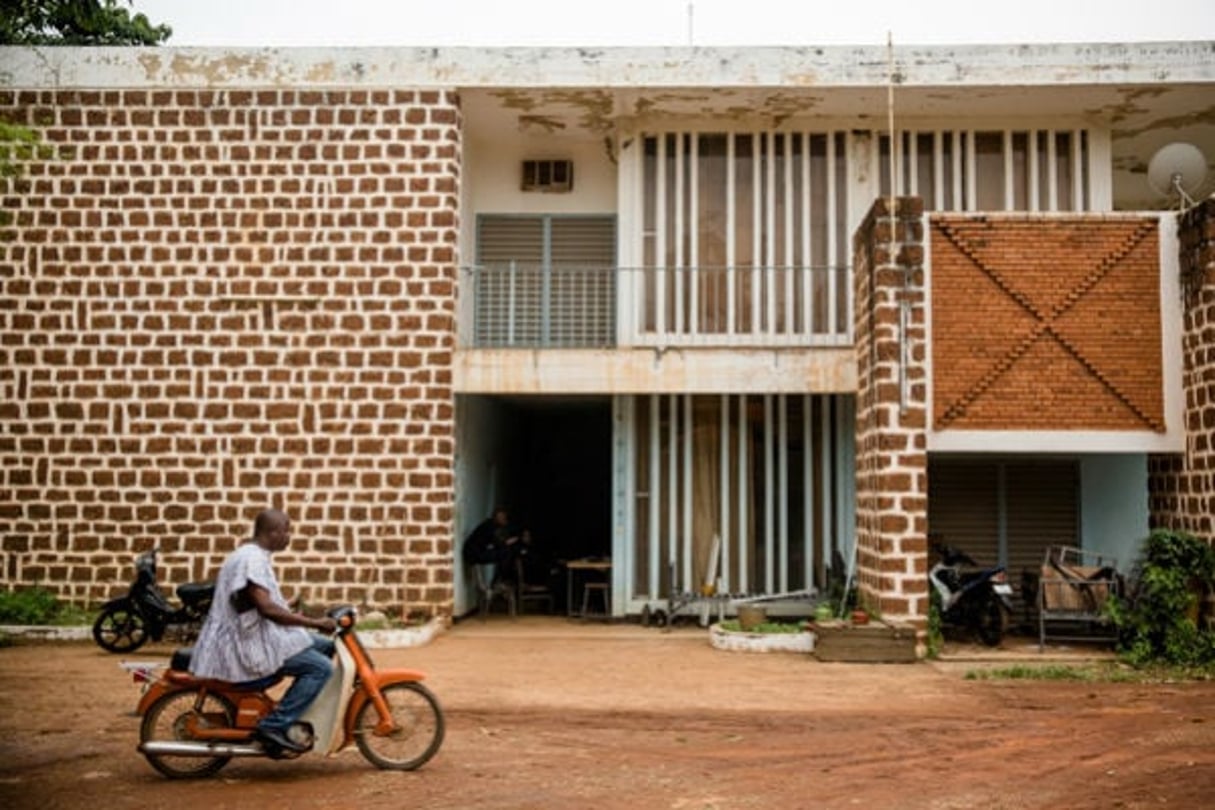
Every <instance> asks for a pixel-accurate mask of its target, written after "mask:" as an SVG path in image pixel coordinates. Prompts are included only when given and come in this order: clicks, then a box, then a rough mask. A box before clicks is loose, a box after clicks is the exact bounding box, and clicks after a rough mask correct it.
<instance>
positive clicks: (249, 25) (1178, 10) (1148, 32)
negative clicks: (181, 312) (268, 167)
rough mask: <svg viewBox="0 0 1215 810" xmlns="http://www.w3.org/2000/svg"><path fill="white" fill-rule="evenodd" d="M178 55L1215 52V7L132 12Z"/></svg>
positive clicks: (214, 3)
mask: <svg viewBox="0 0 1215 810" xmlns="http://www.w3.org/2000/svg"><path fill="white" fill-rule="evenodd" d="M134 8H135V10H136V11H141V12H143V13H145V14H147V15H148V17H149V18H150V19H151V20H152V22H154V23H167V24H169V25H171V26H172V27H173V37H172V38H171V39H170V40H169V42H168V44H169V45H241V46H259V45H313V46H323V45H482V46H484V45H492V46H509V45H596V46H610V45H688V44H695V45H851V44H860V45H873V44H885V42H886V37H887V34H888V33H889V35H890V36H892V37H893V39H894V42H895V44H896V45H897V44H957V43H995V42H1003V43H1008V42H1026V43H1031V42H1146V41H1154V40H1215V2H1213V0H998V1H997V2H992V0H966V2H954V1H953V0H948V1H946V0H940V1H939V2H933V1H932V0H919V1H918V2H917V0H833V2H823V1H822V0H134Z"/></svg>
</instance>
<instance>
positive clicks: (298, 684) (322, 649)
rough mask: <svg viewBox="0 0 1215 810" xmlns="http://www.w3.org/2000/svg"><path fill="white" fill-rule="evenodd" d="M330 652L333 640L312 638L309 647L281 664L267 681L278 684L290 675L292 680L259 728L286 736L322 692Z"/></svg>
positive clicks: (329, 668) (328, 671) (330, 667)
mask: <svg viewBox="0 0 1215 810" xmlns="http://www.w3.org/2000/svg"><path fill="white" fill-rule="evenodd" d="M333 652H334V648H333V640H332V639H328V638H322V637H321V636H313V637H312V646H311V647H309V648H308V649H306V650H304V651H303V652H300V653H296V654H295V655H293V656H291V657H290V658H288V659H287V660H286V661H284V662H283V665H282V666H281V667H279V670H278V672H276V673H275V674H274V675H272V676H270V677H271V678H273V679H275V680H277V679H279V678H281V677H282V676H284V675H290V676H292V677H293V678H294V679H295V680H294V681H292V683H291V686H290V687H288V689H287V692H286V694H284V695H283V699H282V700H280V701H279V702H278V706H276V707H275V708H274V711H272V712H270V714H268V715H266V716H265V717H264V718H262V721H261V722H260V723H258V724H257V726H258V728H263V729H274V730H276V731H282V732H285V731H286V730H287V729H288V728H290V727H291V724H292V723H294V722H295V721H297V720H299V719H300V715H301V714H303V713H304V711H305V710H306V709H307V708H308V707H309V706H310V705H312V701H314V700H316V696H317V695H319V694H320V693H321V690H322V689H323V688H325V681H327V680H329V676H330V675H331V674H333V661H332V658H333Z"/></svg>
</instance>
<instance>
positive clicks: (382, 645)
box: [355, 619, 444, 650]
mask: <svg viewBox="0 0 1215 810" xmlns="http://www.w3.org/2000/svg"><path fill="white" fill-rule="evenodd" d="M443 627H444V623H443V621H442V620H441V619H431V620H430V621H429V622H427V623H426V624H423V625H419V626H418V627H397V628H385V629H383V630H356V631H355V632H356V633H357V634H358V637H359V641H361V642H363V646H364V647H366V648H368V649H369V650H390V649H396V648H398V647H418V646H421V645H423V644H427V643H429V642H430V640H431V639H432V638H434V637H435V636H436V635H437V634H438V633H439V632H440V631H442V629H443Z"/></svg>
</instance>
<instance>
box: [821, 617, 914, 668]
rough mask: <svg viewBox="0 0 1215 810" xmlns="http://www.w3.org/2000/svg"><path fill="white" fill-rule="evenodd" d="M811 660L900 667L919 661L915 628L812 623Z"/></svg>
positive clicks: (831, 622)
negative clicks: (899, 665) (897, 665)
mask: <svg viewBox="0 0 1215 810" xmlns="http://www.w3.org/2000/svg"><path fill="white" fill-rule="evenodd" d="M810 627H811V629H812V630H813V631H814V635H815V639H814V657H815V658H817V659H818V660H820V661H846V662H854V663H873V664H899V663H909V662H913V661H917V660H919V659H918V658H917V657H916V654H915V629H914V628H912V627H906V626H898V625H890V624H885V623H883V622H878V621H870V622H869V624H852V623H850V622H845V621H838V620H836V621H827V622H817V621H816V622H812V623H811V624H810Z"/></svg>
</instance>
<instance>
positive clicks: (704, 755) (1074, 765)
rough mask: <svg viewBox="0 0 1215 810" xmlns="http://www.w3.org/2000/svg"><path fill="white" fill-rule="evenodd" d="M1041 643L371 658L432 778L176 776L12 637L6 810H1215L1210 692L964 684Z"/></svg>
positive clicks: (556, 623)
mask: <svg viewBox="0 0 1215 810" xmlns="http://www.w3.org/2000/svg"><path fill="white" fill-rule="evenodd" d="M1036 649H1037V648H1036V647H1035V646H1032V645H1030V644H1029V643H1028V642H1026V641H1024V640H1015V639H1014V640H1010V641H1007V642H1006V643H1005V648H1004V650H1003V651H1001V652H1000V653H998V654H997V656H995V658H996V659H997V660H995V661H986V662H975V661H965V660H953V659H956V658H964V657H965V656H964V655H962V653H965V652H966V649H965V648H959V647H953V648H947V651H946V652H947V654H948V655H950V656H951V659H950V660H943V661H933V662H921V663H916V664H889V665H860V664H829V663H821V662H818V661H816V660H814V659H813V658H812V657H809V656H806V655H805V654H793V653H769V654H754V653H740V652H724V651H720V650H715V649H713V648H712V647H710V646H709V643H708V640H707V632H706V631H705V630H703V629H701V628H698V627H695V626H692V627H687V628H683V627H680V628H675V629H674V630H672V631H670V632H665V631H662V630H658V629H654V628H643V627H640V626H636V625H629V626H604V625H591V624H580V623H574V622H571V621H569V620H566V619H552V618H547V617H520V618H518V619H513V620H512V619H508V618H506V617H498V616H491V617H490V618H489V620H488V621H481V620H478V619H472V620H468V621H465V622H461V623H459V624H457V625H456V626H455V627H454V628H452V629H451V630H449V631H447V632H445V633H443V634H441V635H439V636H438V637H437V638H435V639H434V640H433V641H431V642H430V643H429V644H426V645H424V646H419V647H413V648H407V649H397V650H379V651H376V653H375V659H376V662H377V664H379V665H380V666H384V667H402V666H406V667H413V668H420V669H423V670H425V671H426V672H427V673H428V679H427V683H428V685H429V686H430V687H431V688H432V689H433V691H434V692H435V693H436V694H437V695H438V696H439V698H440V700H441V701H442V703H443V706H444V710H445V714H446V718H447V724H448V728H447V737H446V741H445V742H444V745H443V748H442V749H441V750H440V751H439V753H438V755H437V756H436V757H435V759H433V760H432V761H431V762H429V763H428V764H427V765H426V766H424V767H423V768H422V769H420V770H418V771H416V772H412V773H397V772H385V771H378V770H376V769H375V768H374V767H372V766H371V765H370V764H369V763H367V762H365V761H364V760H363V759H362V757H361V756H360V755H359V754H358V753H357V752H353V751H352V752H345V753H342V754H339V755H337V756H335V757H332V758H325V757H322V756H319V755H307V756H305V757H303V758H301V759H299V760H295V761H290V762H274V761H268V760H260V759H244V760H240V759H238V760H233V761H232V762H231V763H230V764H229V765H228V766H227V767H226V768H225V769H224V770H222V771H220V773H219V774H217V775H216V776H213V777H210V778H208V779H203V780H199V781H172V780H167V779H165V778H164V777H162V776H160V775H159V774H158V773H157V772H155V771H154V770H152V768H151V767H150V766H149V765H148V763H147V762H146V761H145V760H144V759H143V758H142V756H141V755H140V754H138V753H137V752H136V750H135V745H136V742H137V737H138V720H137V718H135V717H134V716H133V715H132V712H131V710H132V708H133V707H134V705H135V702H136V699H137V697H138V687H137V686H136V685H135V684H133V683H132V682H131V680H130V678H129V676H128V675H126V674H125V673H124V672H123V671H122V670H121V669H120V668H119V667H118V666H117V664H118V662H119V661H120V660H122V657H121V656H115V655H111V654H109V653H105V652H102V651H101V650H100V649H98V648H97V647H95V646H93V645H92V644H91V643H85V642H79V643H54V644H51V643H42V644H36V643H28V644H20V645H18V646H14V647H10V648H6V649H0V807H5V808H14V809H15V808H88V809H89V810H110V809H111V808H139V810H146V808H194V807H207V808H216V809H217V810H218V809H219V808H244V807H256V808H259V810H273V808H291V810H305V808H400V807H419V808H670V809H671V810H684V809H686V810H711V809H713V810H726V809H727V808H858V807H859V808H908V809H909V810H915V809H916V808H959V809H960V808H978V807H982V808H1050V810H1060V808H1148V807H1151V808H1187V809H1188V808H1198V807H1210V806H1212V805H1211V802H1212V801H1213V799H1212V796H1213V795H1215V684H1213V683H1185V684H1169V685H1148V686H1145V685H1129V684H1105V683H1102V684H1091V683H1074V682H1058V681H1046V682H1043V681H1028V682H1027V681H1008V680H997V681H991V680H974V679H967V678H966V673H967V672H968V671H973V670H975V669H978V668H980V667H985V666H992V665H1007V664H1008V663H1010V662H1011V661H1014V660H1015V661H1028V662H1037V661H1041V660H1043V659H1042V657H1041V656H1039V655H1038V653H1037V652H1036ZM170 651H171V648H170V647H169V646H158V647H154V648H151V649H146V650H140V651H139V652H138V653H137V654H135V655H132V656H128V658H130V659H132V660H135V659H140V660H157V659H163V658H165V657H167V655H168V653H169V652H170ZM1050 652H1051V651H1050V650H1048V653H1050ZM1047 657H1050V656H1049V655H1048V656H1047Z"/></svg>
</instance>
